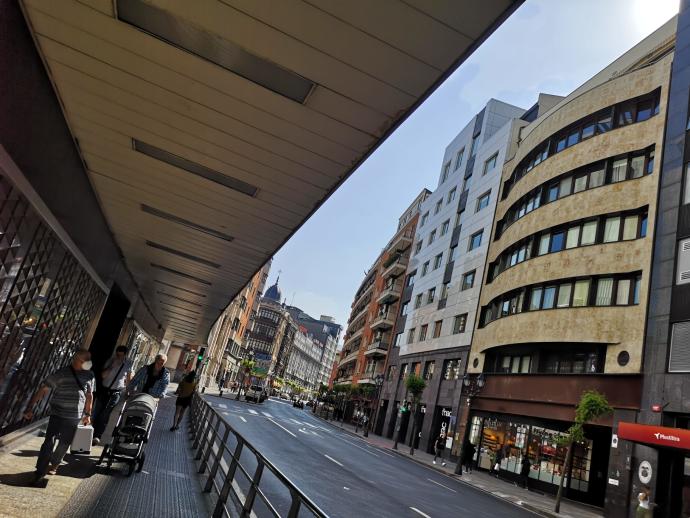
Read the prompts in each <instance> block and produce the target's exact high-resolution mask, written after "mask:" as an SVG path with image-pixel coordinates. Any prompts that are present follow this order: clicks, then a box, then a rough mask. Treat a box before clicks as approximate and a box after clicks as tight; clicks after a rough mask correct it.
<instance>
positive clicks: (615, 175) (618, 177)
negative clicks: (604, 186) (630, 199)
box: [611, 158, 628, 183]
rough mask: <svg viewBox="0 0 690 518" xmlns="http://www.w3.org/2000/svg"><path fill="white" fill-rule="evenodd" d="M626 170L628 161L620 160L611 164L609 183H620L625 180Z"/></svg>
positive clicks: (625, 159)
mask: <svg viewBox="0 0 690 518" xmlns="http://www.w3.org/2000/svg"><path fill="white" fill-rule="evenodd" d="M627 169H628V159H627V158H621V159H619V160H615V161H614V162H613V169H612V170H611V183H616V182H622V181H623V180H625V172H626V171H627Z"/></svg>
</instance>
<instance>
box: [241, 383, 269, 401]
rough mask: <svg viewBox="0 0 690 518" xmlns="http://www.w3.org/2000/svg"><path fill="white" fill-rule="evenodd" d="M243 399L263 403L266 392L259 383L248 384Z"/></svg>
mask: <svg viewBox="0 0 690 518" xmlns="http://www.w3.org/2000/svg"><path fill="white" fill-rule="evenodd" d="M244 399H245V401H253V402H254V403H263V402H264V400H265V399H266V392H265V391H264V388H263V387H262V386H261V385H250V386H249V388H248V389H247V390H246V392H245V393H244Z"/></svg>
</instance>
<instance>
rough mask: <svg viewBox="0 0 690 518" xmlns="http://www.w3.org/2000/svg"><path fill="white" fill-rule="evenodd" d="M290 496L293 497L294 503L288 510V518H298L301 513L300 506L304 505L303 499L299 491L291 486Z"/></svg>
mask: <svg viewBox="0 0 690 518" xmlns="http://www.w3.org/2000/svg"><path fill="white" fill-rule="evenodd" d="M290 497H291V498H292V503H291V504H290V510H289V511H288V515H287V518H297V516H298V515H299V508H300V506H301V505H302V500H300V497H299V495H298V494H297V491H295V490H294V489H293V488H290Z"/></svg>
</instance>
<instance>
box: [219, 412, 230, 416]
mask: <svg viewBox="0 0 690 518" xmlns="http://www.w3.org/2000/svg"><path fill="white" fill-rule="evenodd" d="M221 413H222V414H223V415H230V412H221Z"/></svg>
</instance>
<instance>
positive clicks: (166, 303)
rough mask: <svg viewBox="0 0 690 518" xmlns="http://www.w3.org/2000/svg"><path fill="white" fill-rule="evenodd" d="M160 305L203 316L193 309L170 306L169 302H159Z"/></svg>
mask: <svg viewBox="0 0 690 518" xmlns="http://www.w3.org/2000/svg"><path fill="white" fill-rule="evenodd" d="M158 302H159V303H160V304H163V305H164V306H170V307H171V308H176V309H183V310H185V311H189V312H190V313H193V314H195V315H201V313H199V312H198V311H194V310H193V309H187V308H184V307H182V306H176V305H175V304H170V303H169V302H163V301H162V300H159V301H158Z"/></svg>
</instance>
